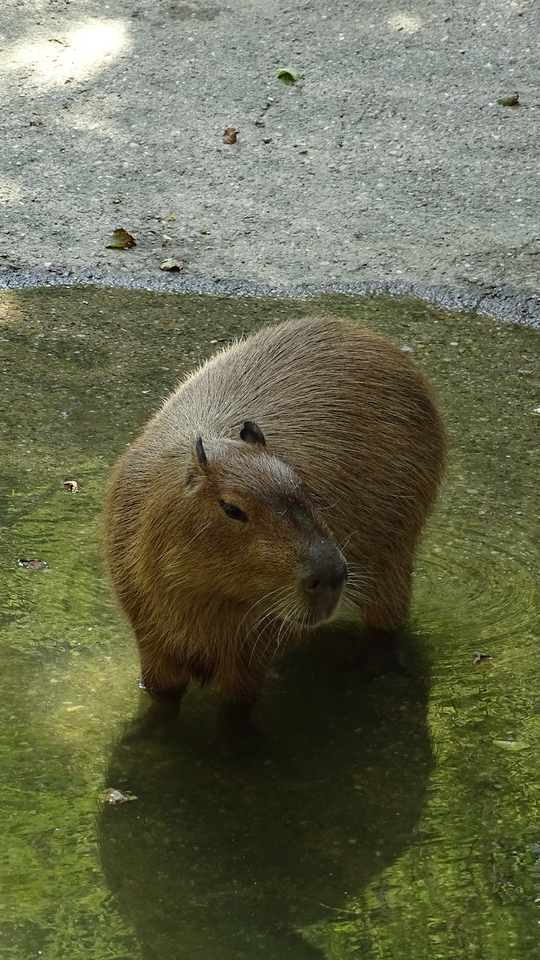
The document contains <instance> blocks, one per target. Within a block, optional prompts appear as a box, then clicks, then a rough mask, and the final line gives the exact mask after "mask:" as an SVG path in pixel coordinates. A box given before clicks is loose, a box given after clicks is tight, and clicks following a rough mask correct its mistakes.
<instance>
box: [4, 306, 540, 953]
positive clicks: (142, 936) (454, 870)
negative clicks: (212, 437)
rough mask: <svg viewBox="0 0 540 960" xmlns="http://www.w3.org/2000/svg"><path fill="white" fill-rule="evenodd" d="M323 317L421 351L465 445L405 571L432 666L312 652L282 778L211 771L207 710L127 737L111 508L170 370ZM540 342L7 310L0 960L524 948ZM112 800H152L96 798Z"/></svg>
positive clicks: (123, 640) (209, 315)
mask: <svg viewBox="0 0 540 960" xmlns="http://www.w3.org/2000/svg"><path fill="white" fill-rule="evenodd" d="M321 309H322V310H325V311H329V310H330V311H332V312H334V313H338V314H342V315H346V316H352V317H355V318H357V319H359V320H362V321H363V322H366V323H368V324H370V325H372V326H374V327H375V328H377V329H379V330H381V331H382V332H384V333H386V334H387V335H388V336H390V337H391V338H392V339H394V340H395V341H396V342H397V343H398V344H399V345H400V346H405V347H408V348H409V349H410V350H411V351H412V355H413V357H414V359H415V360H416V361H417V362H418V363H420V364H421V365H422V366H423V367H424V368H425V369H426V372H427V373H428V375H429V376H430V378H431V379H432V380H433V382H434V383H435V386H436V388H437V391H438V393H439V396H440V400H441V405H442V409H443V411H444V414H445V417H446V420H447V422H448V425H449V430H450V435H451V442H452V454H451V461H450V466H449V475H448V482H447V485H446V488H445V491H444V493H443V496H442V497H441V502H440V505H439V507H438V509H437V511H436V513H435V515H434V517H433V518H432V520H431V522H430V525H429V528H428V531H427V533H426V537H425V541H424V544H423V547H422V551H421V554H420V556H419V558H418V564H417V570H416V581H415V584H416V589H415V600H414V608H413V627H414V628H415V630H416V632H417V633H418V634H419V635H420V637H421V639H420V640H419V641H418V642H417V641H414V642H412V647H413V648H414V649H413V650H412V653H411V656H412V658H413V661H414V662H416V663H417V669H416V670H415V671H413V672H414V679H413V680H403V679H401V678H386V679H384V680H382V681H379V682H378V683H376V684H373V685H372V686H371V687H369V688H366V687H363V688H361V687H360V686H359V685H358V683H357V679H356V678H354V677H351V676H349V675H348V674H344V673H343V672H342V671H339V670H338V669H337V668H336V664H335V663H333V662H332V660H331V658H330V659H328V652H327V651H325V649H321V645H320V644H319V645H318V644H314V646H313V649H312V650H310V651H302V652H301V653H299V654H296V655H295V656H294V657H290V658H289V659H288V661H287V662H286V663H284V664H283V665H281V664H280V665H279V666H278V668H277V673H278V677H276V678H275V679H274V680H273V681H272V682H271V683H269V685H268V688H267V690H266V692H265V695H264V697H263V700H262V702H261V704H260V707H259V708H258V719H259V722H260V724H261V726H262V727H263V728H265V729H266V730H268V731H270V736H269V738H268V741H269V742H268V754H267V759H261V760H256V761H255V760H254V761H250V762H249V763H248V762H246V763H245V764H243V765H240V766H239V767H234V768H226V769H223V767H222V766H221V765H220V764H218V763H217V761H216V760H215V759H214V758H213V756H212V754H211V753H209V752H208V750H207V746H206V743H207V739H208V737H209V736H210V733H211V730H212V723H213V714H214V710H215V702H214V699H213V696H212V694H211V693H204V694H199V693H197V692H193V693H190V694H188V696H187V698H186V703H185V710H184V717H183V721H182V723H183V726H182V727H181V728H180V730H179V733H178V739H177V741H174V742H172V743H167V744H154V743H147V742H141V741H140V739H138V738H137V736H136V733H135V732H134V731H135V730H136V728H134V727H133V725H132V721H133V720H134V718H135V716H136V714H137V710H138V697H139V694H138V691H137V685H136V677H137V658H136V653H135V650H134V645H133V642H132V640H131V637H130V636H129V632H128V630H127V628H126V626H125V624H124V623H123V622H122V621H121V619H120V618H119V616H118V614H117V613H116V612H115V609H114V606H113V604H112V602H111V599H110V596H109V591H108V587H107V583H106V579H105V577H104V573H103V569H102V565H101V559H100V513H101V503H102V499H103V493H104V489H105V484H106V480H107V475H108V472H109V470H110V468H111V466H112V465H113V463H114V462H115V459H116V458H117V457H118V455H119V454H120V453H121V451H122V450H123V449H124V447H125V445H126V444H127V443H129V442H130V440H131V439H132V438H133V436H134V434H135V433H136V431H137V430H138V428H139V427H140V426H141V425H142V424H143V423H144V422H145V420H146V419H147V418H148V416H149V415H150V414H151V413H152V412H153V410H155V409H156V407H157V406H158V405H159V404H160V402H161V401H162V399H163V398H164V397H165V396H166V395H167V393H168V391H169V390H170V389H172V388H173V386H174V384H175V383H176V382H177V380H178V378H180V377H181V376H182V375H183V374H185V373H186V372H187V371H189V370H190V369H192V368H193V366H194V365H195V364H196V363H197V362H199V361H200V360H201V359H204V358H205V357H206V356H209V355H210V354H211V353H212V352H213V351H214V350H215V349H216V348H219V347H220V346H222V345H223V344H224V343H226V342H228V341H229V340H231V339H232V338H234V337H237V336H240V335H242V334H243V333H247V332H249V331H250V330H251V329H253V328H255V327H257V326H259V325H260V324H261V323H263V322H269V321H273V320H279V319H282V318H285V317H288V316H291V315H301V314H303V313H305V312H306V311H307V310H321ZM538 346H539V340H538V334H537V333H536V332H535V331H533V330H530V329H526V328H521V327H518V326H514V325H502V324H496V323H493V322H491V321H488V320H486V319H482V318H480V317H478V316H476V315H464V314H457V313H452V312H449V311H446V310H441V309H440V308H437V307H434V306H432V305H427V304H424V303H422V302H419V301H415V300H413V299H411V298H395V299H392V298H389V297H372V298H365V299H363V298H357V299H355V298H345V297H338V296H325V297H323V298H320V299H318V300H317V301H312V302H309V303H307V304H306V303H301V302H283V301H269V300H266V301H261V300H256V299H248V298H245V299H226V298H219V297H215V298H211V297H202V296H183V295H182V296H174V295H167V294H154V293H147V292H144V293H143V292H135V291H124V290H122V291H119V290H115V291H109V290H100V289H94V288H81V289H70V290H67V289H66V290H62V289H47V290H27V291H9V292H3V293H1V294H0V375H1V379H0V402H1V403H2V408H3V410H4V417H3V418H2V420H3V422H2V427H1V429H2V433H1V437H0V443H1V463H0V489H1V491H2V499H1V506H0V529H1V534H0V536H1V543H2V550H1V553H0V574H1V580H0V583H1V586H0V637H1V645H2V662H3V679H2V694H3V696H2V702H1V706H0V710H1V712H2V724H1V727H0V729H1V733H0V756H1V768H0V769H1V773H0V778H1V787H0V819H1V820H2V835H3V837H4V838H5V842H4V850H3V854H2V857H1V859H0V891H1V892H0V930H1V933H0V952H1V955H2V957H4V956H5V957H6V958H9V960H27V958H30V957H34V956H38V955H39V951H41V955H42V956H44V957H47V960H56V958H69V960H95V958H99V960H102V958H103V960H107V958H111V960H112V958H118V960H123V958H124V957H125V958H126V960H127V958H128V957H129V958H130V960H138V958H139V960H143V958H144V960H152V958H155V960H176V958H184V957H185V958H186V960H187V958H189V960H195V958H199V957H200V958H201V960H203V958H205V957H208V958H209V960H210V958H212V960H225V958H227V960H228V958H232V957H243V956H245V957H250V958H252V957H254V956H256V957H258V958H259V957H261V958H265V957H269V958H270V957H277V956H280V957H288V956H290V957H291V958H295V960H299V958H301V957H304V956H305V957H309V956H313V957H316V956H328V957H332V958H339V960H345V958H347V960H348V958H352V957H362V958H366V960H372V958H373V960H375V958H377V960H378V958H381V960H390V958H392V960H394V958H395V960H409V958H411V960H428V958H429V960H431V958H441V960H454V958H455V960H458V958H460V960H461V958H462V957H467V960H472V958H474V960H476V958H478V960H533V958H536V956H537V955H538V950H539V944H538V939H539V933H538V930H539V924H538V921H539V920H540V912H539V908H538V904H537V902H536V898H537V897H538V896H539V895H540V890H539V886H540V877H539V874H540V869H539V861H538V858H539V854H540V847H539V846H538V844H539V843H540V809H539V808H540V786H539V782H538V773H537V771H538V757H539V752H540V746H539V745H540V698H539V697H538V694H537V678H538V675H539V667H540V663H539V654H538V638H539V633H540V613H539V605H538V546H539V532H540V522H539V519H540V494H539V492H538V475H539V471H538V467H539V460H540V455H539V450H538V431H539V428H540V418H539V415H538V413H537V412H536V411H537V408H539V407H540V375H539V369H540V368H539V360H538V354H539V351H538ZM4 398H5V399H4ZM67 479H76V480H77V482H78V484H79V487H80V492H79V493H77V494H71V493H69V491H68V490H67V489H66V488H65V487H64V485H63V484H64V481H65V480H67ZM20 557H37V558H39V559H43V560H45V561H46V562H47V563H48V569H47V570H42V571H30V570H25V569H23V568H21V567H19V566H18V564H17V559H18V558H20ZM478 651H481V652H483V653H485V654H488V655H489V657H490V659H486V660H483V661H482V662H480V663H475V662H474V660H475V654H476V653H477V652H478ZM423 660H427V663H423ZM497 741H498V742H517V743H524V744H527V749H523V750H518V751H512V750H502V749H501V748H500V746H498V745H497ZM113 781H114V782H113ZM104 787H110V788H118V789H122V790H126V789H127V790H131V791H132V792H133V793H135V794H136V795H137V797H138V798H139V799H138V800H137V801H136V802H133V803H130V804H125V805H122V806H120V807H112V808H110V809H108V808H103V807H102V805H101V803H100V796H101V793H102V791H103V789H104Z"/></svg>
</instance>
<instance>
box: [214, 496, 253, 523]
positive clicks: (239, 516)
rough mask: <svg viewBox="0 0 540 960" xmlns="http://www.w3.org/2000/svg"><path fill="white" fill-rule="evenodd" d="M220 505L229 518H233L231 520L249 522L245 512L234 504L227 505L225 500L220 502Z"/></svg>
mask: <svg viewBox="0 0 540 960" xmlns="http://www.w3.org/2000/svg"><path fill="white" fill-rule="evenodd" d="M219 505H220V507H221V509H222V510H224V511H225V513H226V514H227V516H228V517H230V518H231V520H241V521H242V523H247V522H248V520H249V517H248V515H247V513H244V511H243V510H240V507H235V506H234V504H232V503H225V501H224V500H220V501H219Z"/></svg>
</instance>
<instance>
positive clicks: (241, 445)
mask: <svg viewBox="0 0 540 960" xmlns="http://www.w3.org/2000/svg"><path fill="white" fill-rule="evenodd" d="M241 434H242V437H243V439H242V438H241ZM265 440H266V445H265V444H264V441H265ZM444 461H445V430H444V427H443V424H442V422H441V419H440V416H439V414H438V412H437V409H436V406H435V403H434V400H433V396H432V392H431V389H430V387H429V385H428V383H427V381H426V380H425V378H424V376H423V375H422V373H421V372H420V371H419V370H418V369H417V368H416V367H415V366H414V365H413V364H412V363H411V362H410V360H409V359H408V358H407V357H406V356H404V354H403V353H402V352H401V351H400V350H399V349H398V348H397V347H395V346H393V345H392V344H391V343H389V342H388V341H387V340H385V339H384V338H382V337H381V336H379V335H377V334H376V333H373V332H372V331H371V330H368V329H366V328H365V327H362V326H360V325H359V324H356V323H352V322H349V321H347V320H342V319H337V318H333V317H314V318H310V319H305V320H300V321H296V320H294V321H290V322H288V323H284V324H281V325H280V326H276V327H270V328H265V329H263V330H261V331H259V332H258V333H256V334H255V335H254V336H251V337H249V338H248V339H247V340H245V341H243V342H240V343H237V344H235V345H234V346H232V347H229V348H227V349H225V350H224V351H222V352H221V353H218V354H217V355H216V356H215V357H213V358H212V359H211V360H210V361H208V362H207V363H206V364H204V365H203V366H202V367H201V368H200V369H199V370H197V371H196V372H195V373H193V374H192V375H191V376H190V377H188V378H187V380H185V382H184V383H183V384H181V386H180V387H179V388H178V389H177V390H176V391H175V393H173V394H172V395H171V397H169V399H168V400H167V401H166V403H165V404H164V406H163V408H162V409H161V410H160V412H159V413H158V414H157V415H156V416H155V417H154V418H153V419H152V420H151V421H150V423H149V424H148V425H147V426H146V428H145V430H144V431H143V433H142V434H141V436H140V437H139V438H138V439H137V440H136V441H135V442H134V443H133V444H132V446H130V447H129V449H128V450H127V452H126V453H125V455H124V456H123V458H122V460H121V461H120V463H119V464H118V465H117V467H116V469H115V471H114V474H113V478H112V482H111V486H110V491H109V496H108V502H107V514H106V558H107V564H108V567H109V570H110V574H111V577H112V580H113V583H114V586H115V589H116V593H117V595H118V598H119V600H120V603H121V605H122V607H123V608H124V610H125V611H126V613H127V615H128V616H129V618H130V620H131V623H132V626H133V629H134V631H135V634H136V637H137V641H138V644H139V650H140V656H141V664H142V673H143V680H144V683H145V684H146V686H147V687H148V688H149V689H150V690H151V691H153V692H155V693H160V692H161V693H167V692H168V691H169V692H171V693H173V692H177V693H178V694H181V692H182V691H183V690H184V689H185V687H186V685H187V683H188V682H189V680H190V679H192V678H194V679H196V680H198V681H199V682H202V683H206V682H209V681H213V682H214V683H216V684H217V686H218V687H219V688H220V691H221V696H222V701H223V713H224V714H227V713H230V712H231V711H233V709H234V708H233V707H232V705H233V704H238V705H239V708H242V705H243V708H244V712H245V714H246V715H247V714H248V713H249V709H250V707H251V705H252V704H253V703H254V701H255V700H256V698H257V695H258V693H259V691H260V688H261V685H262V683H263V680H264V676H265V673H266V671H267V668H268V664H269V662H270V660H271V658H272V656H273V655H274V654H275V652H276V650H277V649H278V648H279V647H283V646H285V645H286V644H291V643H297V642H299V641H300V640H302V639H303V638H304V637H305V636H306V634H307V633H308V632H309V627H310V626H312V625H313V624H316V623H320V622H322V621H324V620H325V619H330V618H331V616H332V615H333V614H334V613H335V611H336V609H337V607H338V605H339V603H340V601H341V602H342V603H344V604H346V605H347V606H348V607H349V608H351V607H352V608H354V611H355V612H357V613H358V615H359V617H361V618H363V620H364V621H365V622H366V623H367V624H368V625H370V626H371V627H373V628H375V629H376V630H379V631H394V630H396V629H398V628H400V627H401V626H403V625H404V623H405V621H406V619H407V615H408V611H409V603H410V595H411V573H412V563H413V555H414V550H415V547H416V544H417V541H418V538H419V535H420V532H421V529H422V526H423V524H424V521H425V519H426V516H427V514H428V512H429V510H430V508H431V507H432V505H433V502H434V500H435V497H436V494H437V489H438V486H439V484H440V481H441V477H442V473H443V469H444ZM343 557H345V558H346V562H347V568H348V569H347V570H346V568H345V565H344V560H343ZM345 579H347V583H346V584H345Z"/></svg>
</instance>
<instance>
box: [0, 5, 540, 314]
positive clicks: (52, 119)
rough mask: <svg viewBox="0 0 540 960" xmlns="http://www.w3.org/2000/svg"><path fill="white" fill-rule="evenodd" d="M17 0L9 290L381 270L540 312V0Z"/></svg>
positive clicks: (2, 59) (502, 310)
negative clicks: (111, 243)
mask: <svg viewBox="0 0 540 960" xmlns="http://www.w3.org/2000/svg"><path fill="white" fill-rule="evenodd" d="M1 6H2V9H1V12H0V102H1V111H2V115H3V131H2V138H1V141H0V210H1V214H0V216H1V223H0V232H1V238H0V286H2V285H3V286H20V285H23V284H25V283H29V282H38V281H39V282H55V283H58V282H74V281H78V280H81V279H86V280H89V279H90V280H94V281H95V280H98V281H100V282H105V281H107V282H110V283H114V284H118V283H121V284H129V285H136V286H154V287H168V288H172V289H215V290H218V289H219V290H222V289H230V290H238V291H240V290H246V291H253V292H257V291H264V290H266V291H268V290H273V291H280V292H282V293H286V292H288V293H292V294H294V293H298V291H299V290H306V289H307V290H309V289H321V288H325V287H328V288H337V289H340V290H344V289H350V290H363V289H369V288H371V287H374V288H384V287H388V288H389V289H393V290H400V289H403V290H406V289H414V290H416V291H418V292H420V293H421V294H422V295H424V296H432V297H439V298H440V299H442V300H444V301H446V302H448V303H458V304H459V303H460V304H462V305H473V304H475V305H478V304H479V305H480V307H481V309H482V310H483V311H484V312H487V313H490V314H491V315H495V316H501V317H506V318H507V319H523V320H527V321H528V322H539V323H540V283H539V274H540V204H539V199H540V179H539V154H540V151H539V121H540V93H539V80H540V4H539V3H538V2H535V0H483V2H478V0H422V2H420V0H416V2H412V3H409V2H405V3H400V2H399V0H377V2H375V0H349V2H347V0H334V2H333V3H331V4H330V3H329V2H328V0H265V2H262V0H258V2H256V0H185V2H184V0H109V2H108V3H105V2H101V0H32V3H29V2H27V0H2V5H1ZM288 65H293V66H294V67H296V68H298V69H299V70H300V71H301V72H302V74H303V78H302V79H300V80H299V81H298V82H297V83H295V84H293V85H286V84H284V83H283V82H282V81H281V80H279V79H278V77H277V73H278V70H279V69H280V68H282V67H286V66H288ZM514 91H518V92H519V105H518V106H513V107H512V106H502V105H500V104H498V103H497V100H498V98H501V97H504V96H507V95H509V94H511V93H513V92H514ZM230 126H234V127H236V128H237V129H238V130H239V134H238V138H237V141H236V143H234V144H224V143H223V142H222V134H223V131H224V130H225V128H227V127H230ZM119 227H123V228H125V229H126V230H127V231H129V233H130V234H131V235H132V236H133V237H134V238H135V240H136V243H137V245H136V246H135V247H133V248H132V249H130V250H123V251H122V250H110V249H106V243H107V238H108V237H109V236H110V234H111V232H112V231H113V230H114V229H115V228H119ZM168 257H176V258H178V259H179V260H181V261H182V262H183V264H184V267H183V270H182V271H181V273H177V274H165V273H163V272H162V271H160V263H161V262H162V261H163V260H165V259H166V258H168ZM306 285H307V286H306Z"/></svg>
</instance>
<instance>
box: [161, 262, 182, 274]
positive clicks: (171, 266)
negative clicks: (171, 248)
mask: <svg viewBox="0 0 540 960" xmlns="http://www.w3.org/2000/svg"><path fill="white" fill-rule="evenodd" d="M159 269H160V270H167V271H168V272H169V273H178V271H179V270H183V269H184V261H183V260H175V259H174V258H171V259H170V260H164V261H163V263H161V264H160V267H159Z"/></svg>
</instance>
